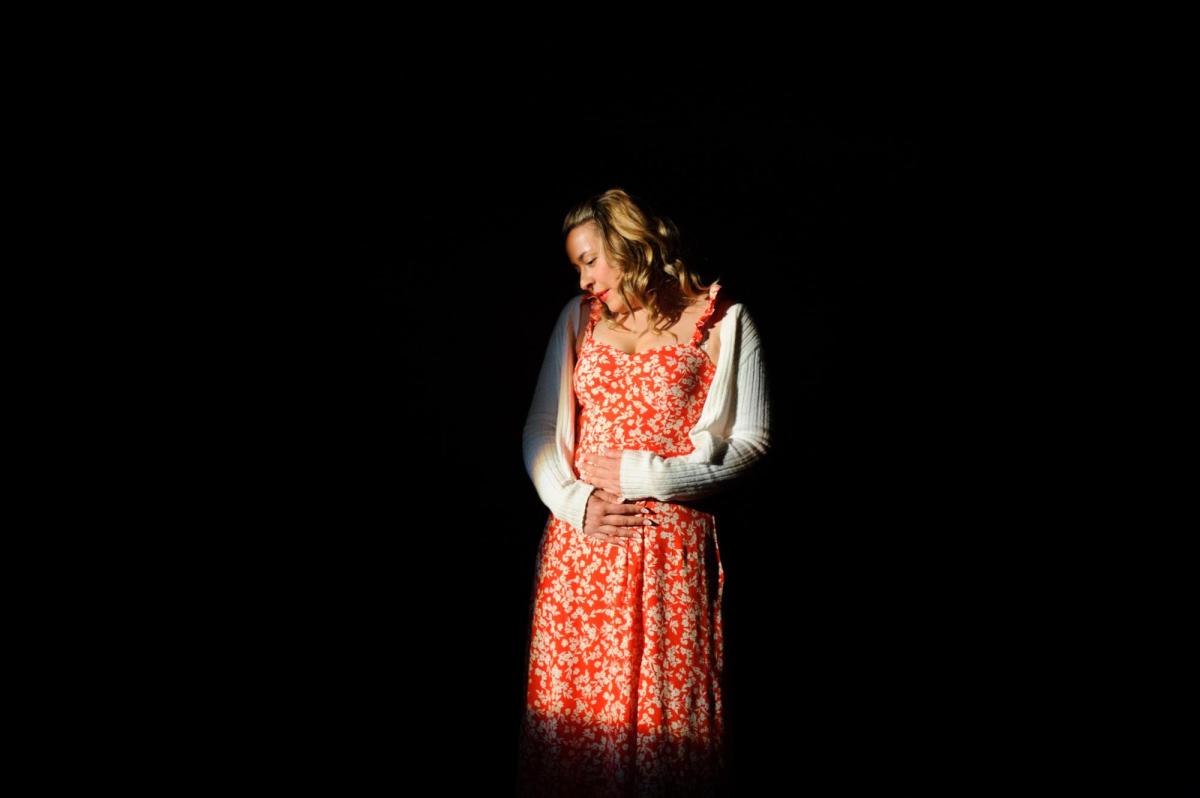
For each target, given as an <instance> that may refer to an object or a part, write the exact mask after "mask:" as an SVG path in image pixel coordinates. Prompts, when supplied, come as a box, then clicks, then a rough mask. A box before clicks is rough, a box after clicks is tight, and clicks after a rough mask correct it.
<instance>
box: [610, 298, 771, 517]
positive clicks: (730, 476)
mask: <svg viewBox="0 0 1200 798" xmlns="http://www.w3.org/2000/svg"><path fill="white" fill-rule="evenodd" d="M727 319H728V320H729V321H730V322H735V327H734V330H733V332H734V335H733V336H732V338H731V339H728V340H727V338H726V336H725V335H724V334H723V335H722V336H721V338H722V344H721V345H722V348H724V347H725V346H732V347H733V348H734V351H733V352H732V353H730V357H731V358H734V359H733V360H732V361H731V365H734V368H735V372H734V373H732V374H730V375H728V381H727V382H725V383H724V384H723V385H720V386H718V385H713V386H711V387H712V389H714V394H713V396H712V397H711V398H712V399H713V401H715V402H716V403H717V406H715V407H714V408H713V409H712V410H713V415H712V416H711V418H712V421H711V422H710V423H708V424H707V425H706V426H705V428H704V429H699V430H693V432H692V433H691V434H692V437H693V440H694V441H699V442H700V443H701V444H702V445H698V446H696V447H695V449H694V450H693V451H692V452H691V453H689V454H686V455H681V456H678V457H661V456H660V455H658V454H655V453H654V452H649V451H643V450H636V449H626V450H625V451H624V452H623V454H622V456H621V472H620V480H621V492H622V494H624V495H625V496H626V497H629V498H652V499H658V500H659V501H670V500H677V501H687V500H689V499H698V498H701V497H704V496H708V495H710V494H713V493H717V492H719V491H720V490H722V489H723V488H724V487H726V486H727V485H728V484H729V483H730V482H732V481H733V480H735V479H738V478H739V477H741V476H742V475H743V474H745V473H747V472H748V471H749V470H750V469H751V467H752V466H753V465H755V464H756V463H758V462H759V461H760V460H761V459H762V458H763V457H765V456H766V454H767V452H768V451H769V450H770V446H771V413H772V408H771V392H770V386H769V384H768V381H767V369H766V363H765V360H764V357H763V350H762V344H761V340H760V338H759V334H758V328H757V326H756V325H755V323H754V319H753V318H752V317H751V315H750V314H749V313H748V312H747V311H746V309H745V306H742V308H741V309H740V312H739V313H738V314H737V316H736V319H735V318H733V317H727ZM722 354H724V353H722ZM706 410H707V408H706ZM706 415H707V413H706Z"/></svg>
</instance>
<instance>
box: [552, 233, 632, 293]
mask: <svg viewBox="0 0 1200 798" xmlns="http://www.w3.org/2000/svg"><path fill="white" fill-rule="evenodd" d="M567 259H568V260H569V261H571V265H573V266H574V267H575V269H576V270H577V271H578V272H579V287H580V288H582V289H583V290H584V291H587V292H588V293H591V294H595V295H597V296H599V297H600V300H601V301H602V302H604V304H606V305H608V308H609V310H611V311H612V312H613V313H622V312H626V310H627V309H626V307H625V302H624V300H622V299H621V295H620V294H619V293H618V292H617V290H616V289H617V284H618V283H620V282H621V272H620V271H619V270H617V269H616V268H615V267H613V266H609V265H608V260H607V259H606V258H605V256H604V243H603V240H602V239H601V237H600V228H599V226H598V225H597V224H596V223H595V222H584V223H583V224H581V225H577V226H576V227H574V228H572V230H571V232H569V233H567Z"/></svg>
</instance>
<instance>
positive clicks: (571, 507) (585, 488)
mask: <svg viewBox="0 0 1200 798" xmlns="http://www.w3.org/2000/svg"><path fill="white" fill-rule="evenodd" d="M579 302H580V300H579V298H578V297H576V298H574V299H572V300H571V301H570V302H568V303H567V304H566V306H564V307H563V309H562V311H561V312H560V313H559V315H558V319H557V321H556V322H555V327H554V330H553V331H552V332H551V334H550V341H549V343H547V345H546V352H545V355H544V356H543V358H542V366H541V370H540V371H539V373H538V379H537V386H536V387H535V389H534V392H533V399H532V401H531V402H530V404H529V412H528V414H527V415H526V418H525V427H524V430H523V432H522V435H521V447H522V453H523V458H524V461H525V472H526V473H527V474H528V475H529V478H530V479H531V480H532V481H533V486H534V489H535V490H536V491H537V494H538V498H540V499H541V500H542V503H543V504H545V505H546V507H547V508H549V510H550V512H551V513H553V514H554V515H555V516H557V517H558V518H560V519H562V520H563V521H566V522H567V523H569V524H571V525H572V526H574V527H575V528H576V529H578V530H580V531H582V530H583V520H584V515H585V511H586V509H587V502H588V497H589V496H591V493H592V491H593V490H595V489H596V486H595V485H591V484H589V483H587V482H584V481H583V480H581V479H578V478H576V476H575V474H574V473H573V471H572V470H571V469H570V468H569V466H568V465H567V463H568V462H569V461H568V459H567V455H568V452H565V451H562V444H561V443H560V441H559V436H558V428H559V427H558V424H559V422H558V419H559V414H560V413H562V412H565V413H568V414H570V415H569V417H568V418H564V419H563V421H564V423H568V422H569V423H570V424H571V426H572V428H573V426H574V416H573V413H574V408H573V407H572V406H571V405H573V404H574V401H575V399H574V396H573V394H572V393H571V384H570V379H571V367H572V365H573V363H574V337H575V336H574V331H573V330H572V329H571V326H572V325H571V321H572V319H573V318H576V316H575V314H574V313H573V312H572V304H574V305H575V306H576V307H578V305H579Z"/></svg>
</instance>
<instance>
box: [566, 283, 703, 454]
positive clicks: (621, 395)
mask: <svg viewBox="0 0 1200 798" xmlns="http://www.w3.org/2000/svg"><path fill="white" fill-rule="evenodd" d="M719 289H720V284H719V283H718V284H714V286H713V290H712V291H711V292H710V294H709V298H708V305H707V307H706V308H705V309H704V312H703V313H701V315H700V317H699V319H698V320H697V321H696V327H695V330H694V331H693V333H692V337H691V339H690V340H689V341H686V342H683V343H678V344H670V345H667V346H658V347H654V348H653V349H648V350H646V351H645V352H635V353H633V354H630V353H628V352H625V351H622V350H621V349H618V348H617V347H615V346H613V345H612V344H606V343H603V342H601V341H597V340H596V339H595V337H594V336H593V335H592V331H593V328H594V327H595V326H596V323H597V322H598V321H599V320H600V319H601V318H602V311H601V307H600V300H598V299H596V298H595V297H592V296H587V297H584V299H583V301H584V302H585V303H588V305H589V307H588V308H587V309H588V312H589V314H590V316H589V320H588V324H587V326H586V328H585V330H584V333H583V336H584V340H583V346H582V349H581V350H580V353H579V359H578V361H577V362H576V365H575V372H574V375H573V380H574V389H575V396H576V397H577V399H578V402H579V405H578V413H579V416H578V424H577V425H576V429H577V430H579V441H578V444H577V445H576V447H575V467H576V471H577V472H578V466H579V463H580V462H581V457H582V455H584V454H587V453H592V452H596V451H598V450H599V449H601V448H609V449H640V450H646V451H652V452H654V453H655V454H658V455H659V456H661V457H672V456H677V455H684V454H688V453H689V452H691V451H692V450H693V448H694V446H693V444H692V440H691V438H690V437H689V436H688V432H689V431H690V430H691V429H692V428H693V427H694V426H695V425H696V422H697V420H698V419H699V417H700V411H701V410H702V409H703V407H704V400H705V398H706V397H707V396H708V389H709V386H710V385H711V383H712V379H713V376H714V375H715V374H716V370H717V369H716V365H715V364H714V363H713V362H712V360H711V359H710V358H709V356H708V354H707V353H706V352H705V351H704V349H703V348H702V347H701V344H702V342H703V341H704V339H705V333H706V331H707V329H708V324H709V319H710V317H711V316H712V313H713V310H714V308H715V307H716V296H717V291H718V290H719Z"/></svg>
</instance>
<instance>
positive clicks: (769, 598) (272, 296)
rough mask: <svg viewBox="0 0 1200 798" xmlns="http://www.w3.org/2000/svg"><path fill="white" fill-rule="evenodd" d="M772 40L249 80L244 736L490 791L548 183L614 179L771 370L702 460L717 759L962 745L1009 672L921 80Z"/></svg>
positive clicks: (500, 730)
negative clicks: (729, 66)
mask: <svg viewBox="0 0 1200 798" xmlns="http://www.w3.org/2000/svg"><path fill="white" fill-rule="evenodd" d="M778 66H779V65H776V66H774V67H772V68H770V69H766V70H764V71H762V72H747V71H743V72H737V71H727V70H711V71H709V70H705V71H699V70H698V71H696V72H693V73H689V74H687V75H671V76H669V79H668V78H667V77H663V78H662V79H659V80H655V81H651V82H643V83H637V82H633V83H630V84H628V85H624V90H623V91H615V90H612V91H604V90H599V89H598V88H597V86H596V84H595V83H594V82H593V81H590V80H581V79H575V78H573V77H571V76H568V75H564V74H562V73H560V72H556V71H555V70H552V69H540V68H537V67H533V68H530V69H529V70H527V71H519V72H517V73H515V74H514V73H513V72H512V71H504V72H503V73H497V72H489V71H487V70H483V71H476V72H472V73H469V77H464V78H461V79H458V80H451V81H448V82H447V81H439V82H426V81H423V80H417V79H413V80H410V81H404V82H399V83H389V82H387V81H384V80H382V79H378V78H376V79H370V78H365V77H363V74H361V73H359V72H358V71H357V70H356V69H354V68H350V67H344V68H343V69H342V70H341V71H339V72H336V73H334V75H335V79H330V78H329V77H328V76H327V75H324V74H323V73H320V72H319V71H314V73H313V74H312V75H311V81H308V82H305V81H298V82H293V83H292V84H290V85H293V86H301V87H302V89H296V88H293V89H292V90H291V93H288V92H287V91H285V92H283V93H282V94H281V93H279V92H273V93H267V94H265V95H264V97H265V98H267V99H264V100H262V102H260V101H259V100H258V99H256V98H254V99H252V98H249V97H247V98H246V99H245V100H244V101H245V102H246V104H247V109H246V118H247V119H249V120H251V121H252V122H255V121H256V120H257V122H258V123H260V124H258V123H256V124H249V125H248V126H247V127H246V129H245V131H244V137H243V138H242V139H240V141H242V144H240V145H239V146H238V148H237V162H238V164H239V165H240V166H241V167H242V174H241V179H240V180H239V183H238V185H237V190H236V191H232V192H230V195H229V197H228V205H227V208H228V217H229V218H230V219H231V220H236V224H237V225H238V226H239V229H243V230H245V231H246V232H248V233H250V234H251V235H250V240H251V241H252V242H253V243H252V244H251V247H250V250H249V255H250V256H255V255H261V256H262V258H261V260H262V261H263V262H267V263H269V264H270V265H271V269H270V271H269V274H268V279H267V280H265V281H263V282H264V283H265V285H263V284H256V285H254V286H253V288H254V289H256V290H255V291H254V292H252V293H248V294H247V297H251V296H252V297H253V298H252V299H250V298H247V299H246V300H245V302H246V307H245V308H243V310H245V311H246V312H245V313H244V314H243V315H241V316H240V317H239V320H238V321H239V322H240V326H236V329H237V330H238V334H237V335H236V336H231V341H230V347H229V351H230V353H231V356H230V358H229V359H228V362H227V363H224V364H222V368H223V374H225V375H226V376H227V377H229V378H230V379H229V380H228V385H229V386H230V387H229V392H228V393H223V394H221V395H220V397H219V398H220V400H221V402H222V404H221V405H219V406H217V410H216V412H215V413H214V414H213V418H215V419H218V421H216V422H214V429H216V430H217V431H219V432H222V433H232V436H233V437H236V438H238V442H239V448H238V451H239V454H238V456H237V457H235V458H230V459H228V460H227V461H225V463H224V464H223V466H222V472H221V478H220V484H221V486H222V490H223V493H222V496H223V497H224V496H229V495H233V496H235V497H244V498H245V499H246V500H247V505H248V506H251V507H253V508H254V509H253V510H252V511H250V512H249V513H239V522H243V521H245V520H247V519H248V522H249V525H250V527H251V528H252V531H251V532H249V533H245V532H241V531H238V532H232V531H231V532H229V533H228V534H227V535H226V536H223V538H222V539H223V540H224V542H225V543H226V545H227V553H228V559H227V561H225V562H223V568H222V573H223V574H224V575H225V576H224V577H223V578H226V579H227V580H228V584H227V586H226V587H224V588H222V589H220V590H219V591H218V593H217V595H218V596H219V597H221V598H226V599H227V602H226V604H224V605H222V606H223V607H224V608H225V609H227V612H228V617H229V618H230V623H228V624H227V625H226V628H225V631H224V634H225V635H226V642H227V643H229V648H228V649H227V650H228V651H229V652H231V653H229V654H228V656H227V658H226V659H223V660H222V661H223V662H224V663H226V665H227V666H228V669H227V670H225V671H223V672H225V673H232V674H236V675H231V676H228V677H227V678H228V679H229V680H230V681H229V682H222V683H223V684H227V685H231V686H232V687H234V688H235V689H234V694H235V695H236V696H238V698H237V704H238V712H239V717H240V718H242V719H243V720H242V721H241V722H239V723H238V724H236V726H237V730H236V731H235V734H234V739H235V740H238V741H240V740H241V739H242V736H243V735H244V738H245V745H246V747H247V748H254V746H259V748H258V749H255V750H259V751H260V754H259V756H262V757H264V759H263V760H260V761H266V762H269V763H270V764H271V766H272V767H275V766H277V767H278V769H279V770H280V772H286V773H288V774H290V776H291V777H292V778H295V779H296V780H297V781H299V782H305V783H307V782H327V783H328V784H330V785H338V786H347V785H348V783H354V782H363V783H366V782H375V781H378V780H380V779H382V780H384V781H387V780H389V779H397V778H401V776H398V775H397V774H401V773H402V774H417V773H421V774H428V775H436V776H437V777H438V778H440V779H443V780H445V781H444V783H446V784H452V785H454V786H456V787H463V788H466V789H468V790H471V789H474V790H477V791H479V793H480V794H506V791H507V790H508V789H509V786H510V784H511V782H512V779H513V777H514V775H515V765H516V761H515V757H516V739H517V737H516V735H517V730H518V723H519V718H520V711H521V707H522V701H523V697H524V696H523V689H524V678H525V675H526V674H525V667H526V665H527V661H526V659H525V656H526V652H525V651H524V650H523V645H524V643H525V640H526V634H527V626H526V624H527V621H528V608H529V600H530V596H531V592H530V591H531V588H532V578H533V569H534V565H535V552H536V549H537V544H538V541H539V536H540V534H541V531H542V528H543V525H544V523H545V520H546V514H547V510H546V508H545V507H544V506H543V505H542V504H541V503H540V501H539V499H538V497H537V495H536V493H535V492H534V490H533V487H532V484H531V483H530V481H529V479H528V476H527V475H526V474H525V472H524V468H523V465H522V460H521V429H522V425H523V423H524V418H525V413H526V411H527V409H528V405H529V400H530V398H531V396H532V391H533V387H534V382H535V379H536V376H537V370H538V368H539V366H540V363H541V358H542V355H543V352H544V349H545V345H546V341H547V337H548V335H549V333H550V329H551V326H552V323H553V321H554V319H555V317H556V315H557V313H558V311H559V310H560V309H561V307H562V305H563V302H565V301H566V299H567V298H568V297H570V296H572V295H573V294H577V293H578V291H579V286H578V283H577V278H576V276H575V272H574V271H573V270H572V269H571V267H570V265H569V264H568V262H567V260H566V257H565V253H564V252H563V249H562V242H561V233H560V225H561V221H562V217H563V215H564V214H565V213H566V211H567V210H568V208H569V207H570V206H571V205H572V204H574V203H575V202H577V201H578V200H580V199H583V198H585V197H587V196H590V195H592V194H596V193H599V192H601V191H604V190H605V189H608V188H611V187H614V186H616V187H621V188H623V189H625V190H626V191H628V192H629V193H630V194H631V195H632V196H633V197H634V198H635V200H637V201H639V202H640V203H642V205H643V207H644V208H645V209H646V210H648V211H650V212H651V213H655V214H662V215H666V216H669V217H670V218H672V219H673V220H674V221H675V222H676V223H677V225H678V226H679V228H680V230H681V233H682V239H683V243H684V246H685V258H686V259H687V260H688V261H689V263H690V264H691V265H692V266H693V267H694V268H695V269H697V270H698V271H699V273H700V274H701V276H702V278H703V279H705V280H706V281H708V280H713V279H716V278H718V277H719V278H721V279H722V282H723V283H724V284H725V286H726V287H727V290H728V291H729V292H730V293H731V294H732V295H735V296H737V297H738V298H739V299H740V300H741V301H743V302H745V303H746V305H747V307H748V308H750V309H751V311H752V312H753V313H754V316H755V319H756V321H757V322H758V324H759V327H760V329H761V331H762V333H763V338H764V346H765V351H766V358H767V364H768V368H769V370H770V375H771V380H772V395H773V398H774V401H775V403H776V407H777V413H776V416H777V419H778V428H777V430H775V444H774V449H773V451H772V454H771V458H770V460H769V461H768V462H767V463H766V464H765V465H764V467H763V468H762V469H761V471H760V472H759V473H758V474H757V475H756V476H755V477H754V479H753V480H752V481H749V482H748V483H746V484H743V485H740V486H738V487H737V488H736V489H734V490H733V491H731V492H730V493H728V494H727V495H725V496H723V497H722V498H721V502H722V503H723V506H724V507H725V510H724V512H723V514H722V515H721V539H720V543H721V552H722V559H723V563H724V566H725V569H726V586H725V594H724V618H725V628H726V658H727V674H728V680H729V682H728V689H727V693H726V702H727V713H728V724H729V729H730V735H731V739H730V744H731V748H732V762H733V771H732V773H731V779H732V782H731V785H730V787H731V788H736V789H738V790H742V791H744V792H743V793H742V794H755V793H756V792H758V791H762V790H765V789H766V785H773V784H778V783H780V780H781V779H782V780H785V781H784V783H798V784H801V783H802V784H808V785H813V786H820V785H836V786H838V787H844V788H848V789H852V788H855V787H858V786H868V787H871V786H882V785H885V784H887V785H890V784H894V783H896V782H897V780H901V781H905V782H909V783H927V782H928V781H929V780H946V781H947V782H948V783H950V784H957V783H958V782H957V781H956V779H958V778H960V775H959V774H967V773H972V774H974V777H978V774H979V773H980V772H981V771H980V770H979V768H978V767H976V766H975V765H976V764H977V763H978V762H979V761H980V758H981V757H985V756H986V754H985V750H986V749H987V740H988V739H990V737H989V735H991V734H993V733H994V725H995V724H994V723H993V721H994V720H995V719H997V718H998V717H1000V716H1003V715H1004V714H1005V711H1004V710H1003V709H1002V707H1003V705H1005V704H1006V702H1009V701H1011V700H1016V695H1015V688H1013V687H1012V686H1011V685H1013V684H1014V683H1015V682H1014V681H1012V680H1005V679H997V678H996V677H997V674H1004V673H1007V672H1009V663H1008V661H1007V659H1006V657H1007V656H1008V654H1006V653H1005V652H1004V651H1003V650H1001V649H1000V648H999V647H998V646H996V645H995V644H994V642H992V641H994V640H995V639H997V635H1003V634H1007V633H1008V630H1005V629H1004V628H1003V623H1004V622H1003V621H1001V620H999V616H998V615H997V614H996V610H997V605H996V604H995V602H996V601H997V599H996V598H994V597H992V595H991V594H990V593H988V592H986V591H983V590H980V589H979V587H978V585H979V582H980V580H982V579H983V578H984V577H988V578H991V577H993V576H994V571H995V568H996V565H995V562H996V560H995V558H994V557H993V556H992V554H993V552H992V549H991V546H992V542H990V539H989V537H988V535H989V534H990V533H989V525H990V523H991V514H990V512H989V510H988V509H987V508H979V507H975V508H973V510H969V509H967V508H968V505H969V504H970V502H969V491H968V490H967V489H966V488H965V487H964V485H965V484H966V483H968V482H969V481H970V479H971V477H972V476H975V475H971V474H967V473H964V471H965V470H969V469H968V467H965V466H964V465H963V463H962V462H961V461H959V460H957V459H955V458H954V457H953V456H952V454H950V452H952V451H953V450H954V448H955V446H956V445H957V441H956V440H955V438H956V437H957V429H958V428H959V427H958V426H956V425H957V424H959V423H961V421H962V419H961V413H962V410H961V409H960V407H959V404H958V402H959V399H960V391H962V390H963V389H962V387H961V386H960V385H958V381H957V364H956V363H955V362H953V361H947V360H945V359H941V358H940V353H937V352H934V351H932V350H931V348H930V347H931V346H932V345H933V344H932V341H933V336H932V335H931V332H933V331H936V330H937V329H938V327H939V326H941V325H943V324H944V319H943V314H944V313H945V312H946V309H947V299H948V298H949V297H951V296H952V295H953V293H954V289H953V287H952V286H951V287H947V286H945V285H942V286H941V287H940V288H939V289H938V292H937V293H934V294H929V293H926V290H927V289H928V287H929V286H931V285H933V284H934V283H935V282H936V277H937V276H939V275H940V274H941V273H942V272H941V271H940V270H941V269H943V267H945V266H946V265H947V262H946V259H947V255H946V251H945V249H944V247H940V246H938V245H936V244H935V240H937V241H940V240H942V239H943V238H944V235H945V230H944V227H943V224H944V220H943V218H942V217H941V216H940V209H941V208H943V207H944V206H945V205H946V204H947V198H946V197H939V196H936V192H935V189H934V185H933V182H932V179H931V164H932V161H933V159H934V153H933V152H932V150H933V148H934V147H935V146H936V141H937V139H938V135H937V131H935V129H934V125H933V120H934V119H935V118H936V114H937V113H938V112H939V110H940V108H939V101H940V100H939V98H937V97H936V96H933V95H931V93H930V92H929V91H928V90H927V88H926V87H924V86H922V85H921V84H920V83H919V82H917V81H915V80H914V81H912V82H908V81H907V80H906V79H905V78H903V77H900V76H897V75H888V74H886V73H878V74H874V75H871V76H868V78H867V79H865V80H864V79H861V78H852V77H851V76H849V75H838V74H836V73H835V74H833V75H826V76H825V78H827V79H822V80H816V79H814V78H812V77H803V76H800V75H798V74H795V75H794V74H791V73H789V72H788V71H787V70H786V69H783V70H780V69H779V68H777V67H778ZM831 77H832V78H839V77H840V78H841V79H832V80H831V79H828V78H831ZM336 78H340V80H339V79H336ZM347 78H362V79H354V80H350V79H347ZM242 254H243V255H246V254H247V251H245V250H244V251H243V253H242ZM262 273H263V272H261V271H256V272H255V274H256V275H259V274H262ZM230 329H234V327H231V328H230ZM242 333H249V334H245V335H243V334H242ZM232 339H236V340H232ZM950 343H951V345H953V344H954V343H955V342H954V341H951V342H950ZM940 345H941V346H945V345H946V338H945V335H944V332H943V336H942V339H941V343H940ZM226 421H228V422H229V423H228V424H225V423H224V422H226ZM972 512H974V515H973V516H972V515H971V513H972ZM964 519H969V520H964ZM239 529H240V526H239ZM983 767H984V772H986V769H987V767H990V766H989V765H985V766H983ZM407 777H408V776H407V775H405V776H404V777H403V778H407ZM961 778H967V776H961Z"/></svg>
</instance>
